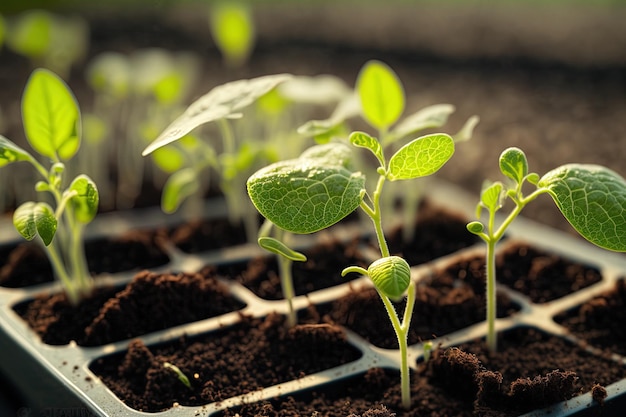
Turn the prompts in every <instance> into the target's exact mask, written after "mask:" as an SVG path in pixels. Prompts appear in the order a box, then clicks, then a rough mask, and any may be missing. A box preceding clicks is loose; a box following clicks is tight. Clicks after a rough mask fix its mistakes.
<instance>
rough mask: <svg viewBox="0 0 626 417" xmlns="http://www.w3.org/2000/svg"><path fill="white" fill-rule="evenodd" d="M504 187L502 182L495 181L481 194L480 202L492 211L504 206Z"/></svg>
mask: <svg viewBox="0 0 626 417" xmlns="http://www.w3.org/2000/svg"><path fill="white" fill-rule="evenodd" d="M502 188H503V186H502V183H501V182H494V183H493V184H491V185H490V186H489V187H487V188H485V189H484V190H483V192H482V193H481V194H480V202H481V203H482V205H483V206H484V207H486V208H487V210H489V212H491V213H494V212H496V211H498V210H499V209H500V207H502Z"/></svg>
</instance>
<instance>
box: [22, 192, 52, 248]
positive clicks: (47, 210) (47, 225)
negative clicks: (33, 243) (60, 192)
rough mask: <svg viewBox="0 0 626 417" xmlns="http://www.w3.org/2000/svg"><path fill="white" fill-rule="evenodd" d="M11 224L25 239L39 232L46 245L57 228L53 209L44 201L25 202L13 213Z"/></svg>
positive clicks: (32, 237) (33, 236)
mask: <svg viewBox="0 0 626 417" xmlns="http://www.w3.org/2000/svg"><path fill="white" fill-rule="evenodd" d="M13 225H14V226H15V228H16V229H17V231H18V232H19V234H20V235H22V237H23V238H24V239H26V240H29V241H30V240H33V239H34V238H35V236H37V235H38V234H39V236H40V237H41V240H42V241H43V243H44V245H46V246H48V245H49V244H50V243H51V242H52V239H53V238H54V235H55V233H56V229H57V219H56V217H55V216H54V210H52V207H50V206H49V205H48V204H46V203H35V202H32V201H29V202H26V203H24V204H22V205H21V206H19V207H18V208H17V209H16V210H15V212H14V213H13Z"/></svg>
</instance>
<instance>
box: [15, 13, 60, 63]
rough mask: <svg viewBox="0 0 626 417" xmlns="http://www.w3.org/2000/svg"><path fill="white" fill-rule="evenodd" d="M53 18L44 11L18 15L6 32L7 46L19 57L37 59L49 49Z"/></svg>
mask: <svg viewBox="0 0 626 417" xmlns="http://www.w3.org/2000/svg"><path fill="white" fill-rule="evenodd" d="M52 25H53V18H52V15H51V14H50V13H48V12H46V11H44V10H30V11H26V12H24V13H23V14H21V15H19V16H18V17H17V18H16V20H15V21H14V22H12V25H11V26H10V28H9V30H8V31H7V46H9V47H10V48H11V49H13V50H14V51H15V52H17V53H19V54H20V55H24V56H27V57H29V58H39V57H42V56H43V55H45V54H46V52H47V51H48V49H49V47H50V40H51V33H52Z"/></svg>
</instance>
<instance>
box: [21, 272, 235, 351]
mask: <svg viewBox="0 0 626 417" xmlns="http://www.w3.org/2000/svg"><path fill="white" fill-rule="evenodd" d="M243 306H244V304H243V303H241V302H240V301H238V300H236V299H234V298H233V297H232V296H231V295H230V293H229V291H228V290H227V288H226V287H225V286H224V285H223V284H221V283H220V282H219V281H218V280H216V279H215V274H214V273H213V274H210V273H209V271H205V273H204V274H200V273H197V274H184V273H181V274H177V275H174V274H155V273H151V272H148V271H142V272H139V273H137V274H136V275H135V277H134V278H133V279H132V281H131V282H130V283H129V284H127V285H126V287H124V288H121V289H120V288H117V289H116V288H109V289H98V290H97V291H96V292H95V294H94V295H93V296H92V297H91V298H89V299H86V300H83V301H82V302H81V303H80V304H79V305H77V306H72V305H71V304H70V303H69V302H68V300H67V298H66V296H65V294H64V293H57V294H53V295H41V296H39V297H37V298H35V299H34V300H32V301H27V302H24V303H21V304H18V305H16V306H15V307H14V309H15V311H16V312H17V313H18V314H19V315H20V316H21V317H22V318H23V319H24V320H26V322H27V323H28V324H29V326H30V327H31V328H32V329H33V330H34V331H35V332H37V334H39V335H40V337H41V339H42V341H43V342H44V343H47V344H51V345H63V344H67V343H69V342H70V341H72V340H75V341H76V342H77V343H78V344H79V345H84V346H96V345H101V344H105V343H110V342H114V341H118V340H123V339H129V338H132V337H136V336H139V335H142V334H146V333H149V332H152V331H157V330H162V329H166V328H168V327H172V326H176V325H179V324H183V323H189V322H193V321H197V320H201V319H206V318H210V317H214V316H218V315H221V314H224V313H227V312H231V311H235V310H239V309H241V308H242V307H243Z"/></svg>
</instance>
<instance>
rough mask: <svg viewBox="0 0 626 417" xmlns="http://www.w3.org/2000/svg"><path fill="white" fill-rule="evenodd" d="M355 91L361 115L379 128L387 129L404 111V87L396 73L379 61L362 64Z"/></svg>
mask: <svg viewBox="0 0 626 417" xmlns="http://www.w3.org/2000/svg"><path fill="white" fill-rule="evenodd" d="M356 91H357V93H358V95H359V98H360V100H361V108H362V110H363V117H365V120H367V122H368V123H369V124H370V125H372V126H374V127H376V128H377V129H379V130H387V129H388V128H389V127H390V126H391V125H393V124H394V123H396V122H397V121H398V119H399V118H400V116H401V115H402V112H404V88H403V87H402V84H401V83H400V80H399V78H398V76H397V75H396V73H395V72H394V71H393V70H392V69H391V68H389V66H387V65H386V64H384V63H382V62H380V61H369V62H367V63H366V64H365V65H364V66H363V68H362V69H361V72H360V73H359V75H358V78H357V82H356Z"/></svg>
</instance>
